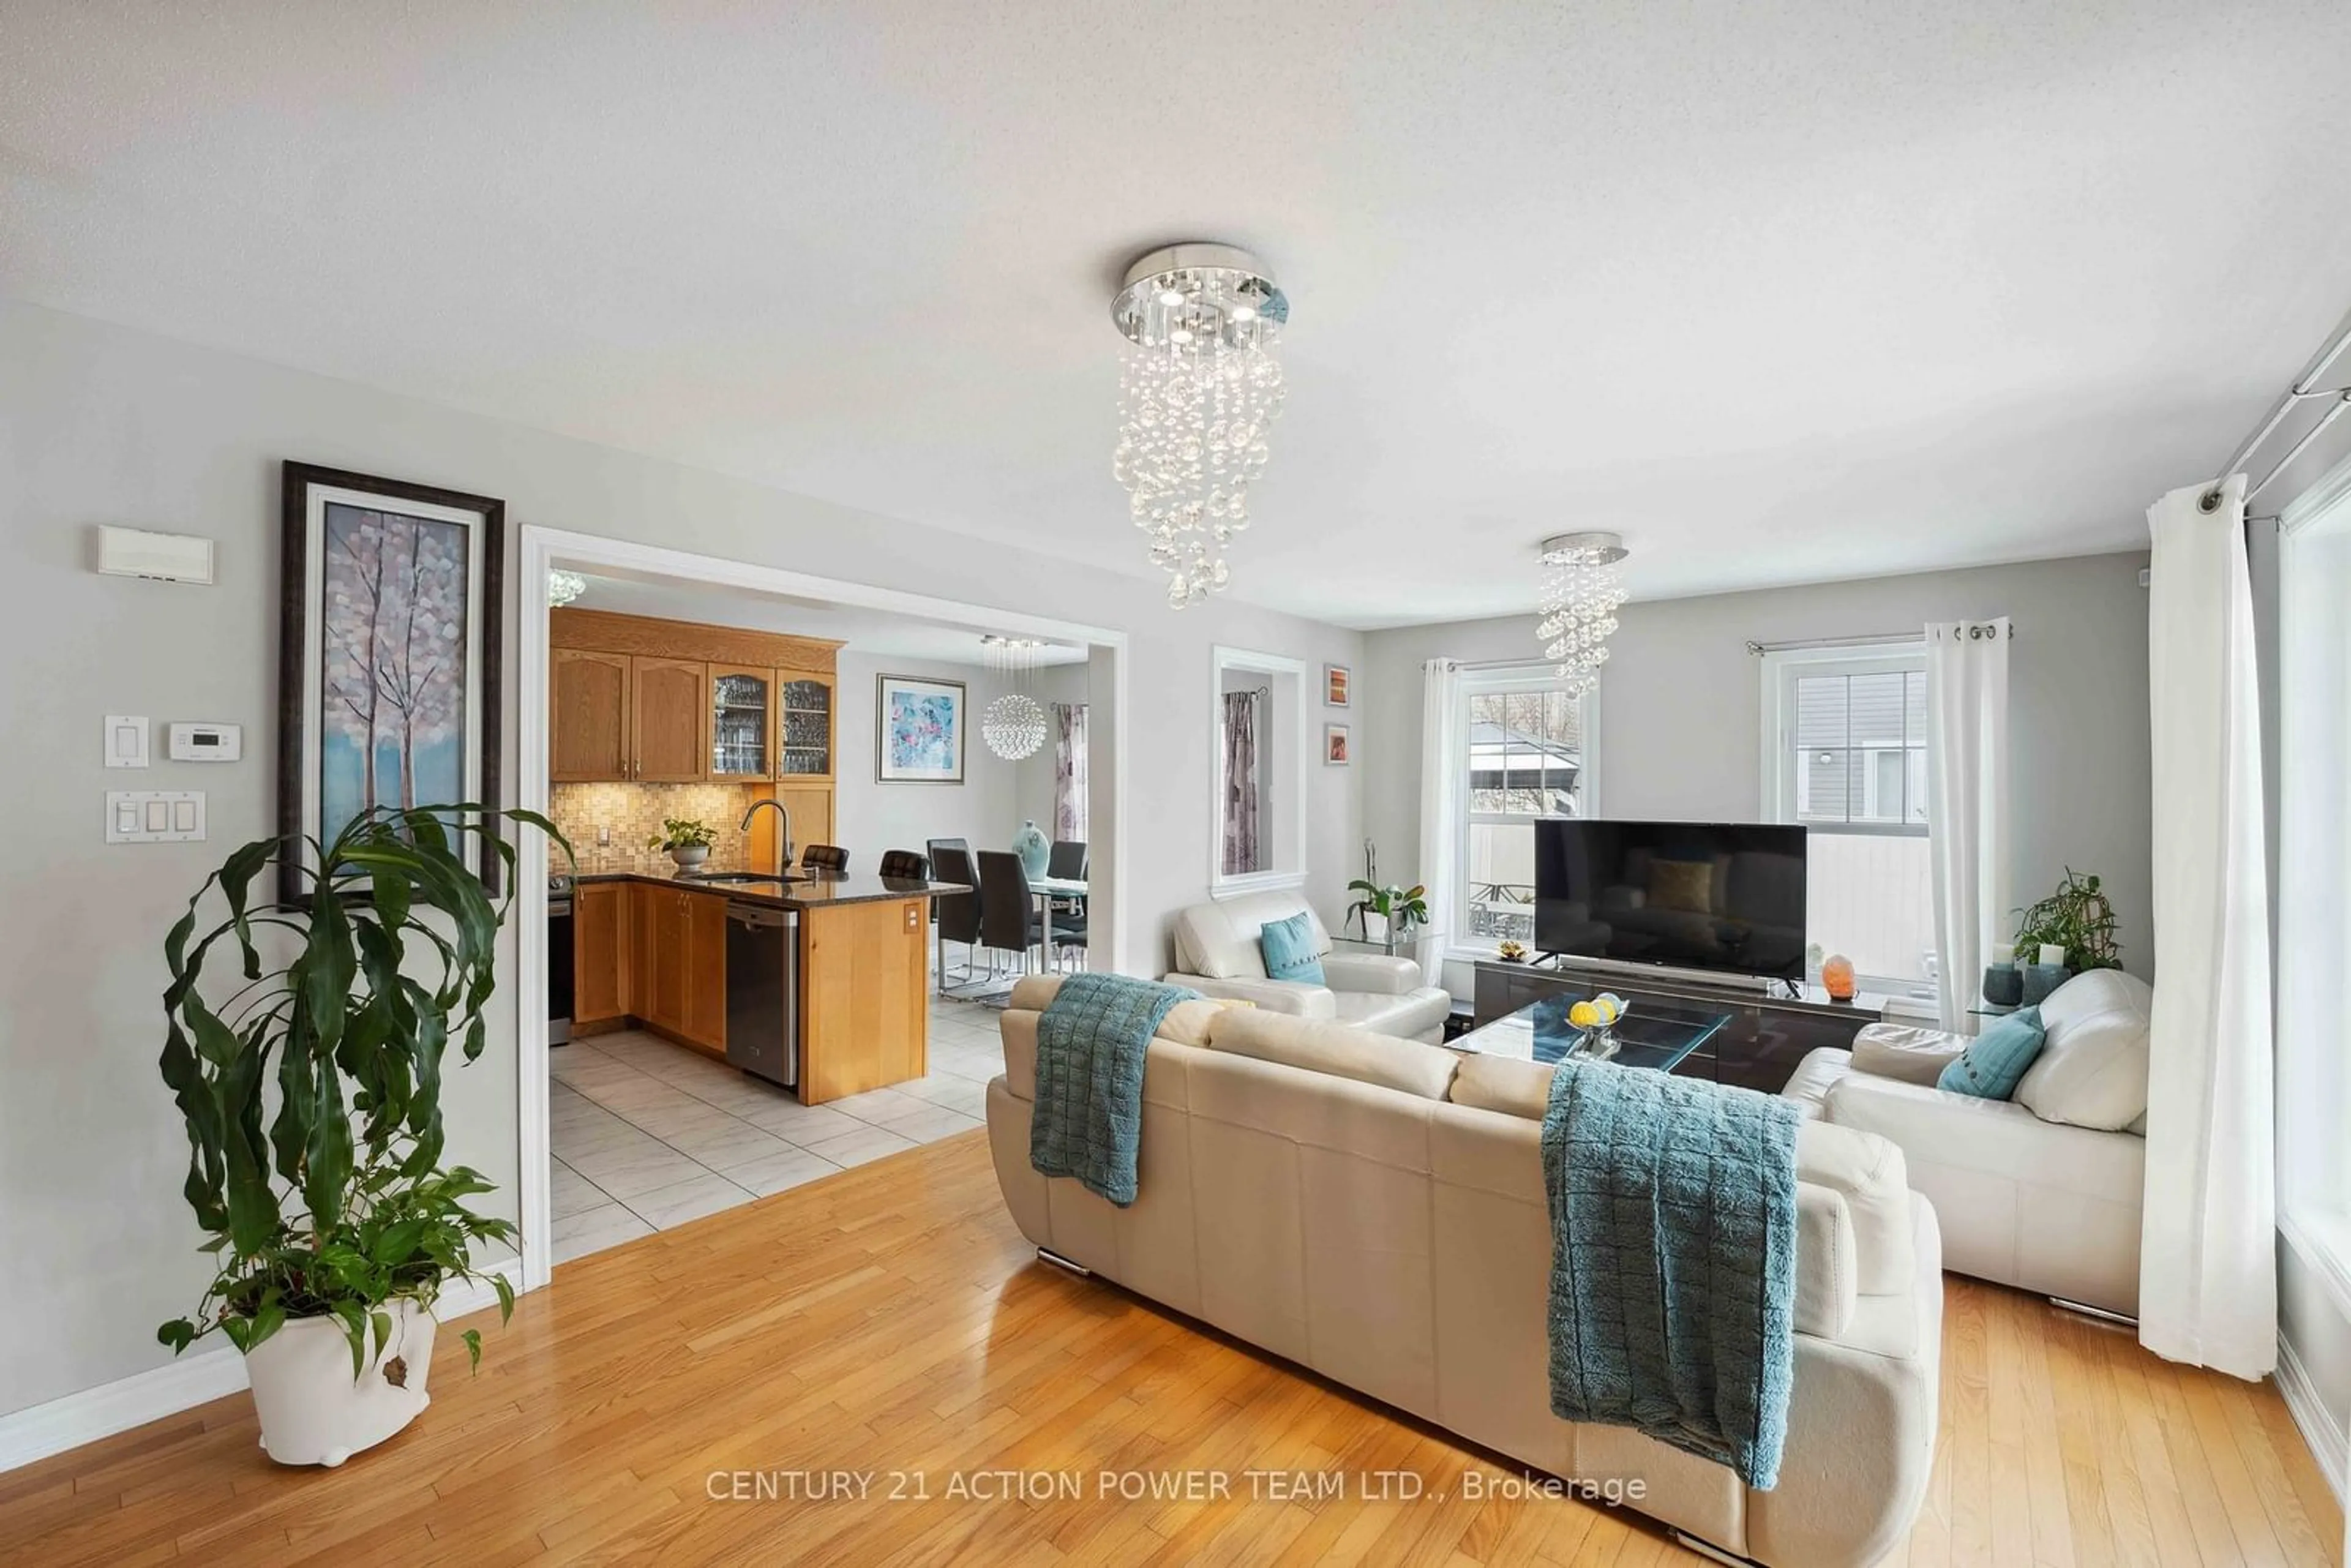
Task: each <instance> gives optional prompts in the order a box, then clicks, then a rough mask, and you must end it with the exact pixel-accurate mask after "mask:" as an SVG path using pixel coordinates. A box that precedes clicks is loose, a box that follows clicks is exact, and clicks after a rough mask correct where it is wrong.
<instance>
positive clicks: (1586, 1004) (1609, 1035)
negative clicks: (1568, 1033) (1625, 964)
mask: <svg viewBox="0 0 2351 1568" xmlns="http://www.w3.org/2000/svg"><path fill="white" fill-rule="evenodd" d="M1624 1016H1625V998H1622V997H1620V996H1618V995H1616V994H1615V993H1614V991H1603V992H1601V993H1600V995H1598V996H1596V997H1592V998H1587V999H1585V1000H1583V1001H1580V1002H1576V1003H1574V1004H1573V1005H1572V1006H1570V1007H1569V1008H1568V1009H1567V1021H1568V1023H1569V1025H1570V1026H1571V1027H1572V1028H1575V1029H1580V1030H1583V1043H1582V1044H1581V1045H1579V1046H1578V1047H1577V1048H1576V1051H1577V1053H1578V1054H1579V1055H1582V1056H1587V1057H1591V1058H1593V1059H1594V1060H1597V1061H1606V1060H1607V1059H1608V1058H1610V1057H1612V1056H1614V1055H1615V1054H1616V1051H1617V1045H1616V1022H1617V1020H1618V1019H1622V1018H1623V1017H1624Z"/></svg>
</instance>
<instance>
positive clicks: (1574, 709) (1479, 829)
mask: <svg viewBox="0 0 2351 1568" xmlns="http://www.w3.org/2000/svg"><path fill="white" fill-rule="evenodd" d="M1592 706H1593V705H1592V702H1591V699H1590V698H1588V697H1572V696H1570V695H1567V694H1566V693H1565V692H1563V691H1562V690H1560V689H1559V686H1558V685H1557V681H1556V678H1555V677H1554V676H1553V675H1552V672H1551V670H1550V669H1549V667H1547V666H1545V667H1541V668H1538V669H1533V670H1525V669H1520V670H1480V671H1472V672H1470V673H1469V674H1466V675H1464V676H1463V677H1462V683H1461V709H1462V715H1463V727H1464V729H1465V732H1466V733H1465V734H1464V736H1463V737H1462V746H1461V749H1460V751H1459V753H1458V755H1459V756H1460V757H1461V758H1464V759H1465V760H1466V764H1467V766H1468V788H1467V789H1465V790H1464V791H1463V795H1462V802H1463V832H1464V834H1465V836H1466V840H1467V852H1466V853H1465V854H1464V855H1463V856H1462V858H1461V886H1460V902H1461V907H1460V909H1459V910H1458V911H1457V912H1456V922H1455V925H1454V929H1455V930H1456V931H1459V932H1462V933H1464V934H1465V936H1464V945H1465V946H1471V947H1488V946H1492V945H1493V944H1495V943H1497V942H1500V941H1502V940H1504V939H1506V938H1507V939H1510V940H1512V941H1518V942H1525V943H1530V944H1531V943H1532V942H1533V940H1534V935H1535V887H1534V882H1535V822H1536V820H1537V819H1539V818H1542V817H1581V816H1586V815H1589V814H1590V812H1591V810H1592V780H1591V777H1590V774H1589V772H1588V771H1587V764H1586V757H1587V742H1588V739H1589V737H1590V736H1591V733H1592V728H1591V715H1592Z"/></svg>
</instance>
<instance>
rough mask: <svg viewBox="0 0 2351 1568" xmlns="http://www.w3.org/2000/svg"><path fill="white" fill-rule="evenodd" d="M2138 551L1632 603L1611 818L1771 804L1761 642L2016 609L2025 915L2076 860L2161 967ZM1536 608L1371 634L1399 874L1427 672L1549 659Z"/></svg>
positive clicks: (1606, 705) (1696, 816) (1385, 851)
mask: <svg viewBox="0 0 2351 1568" xmlns="http://www.w3.org/2000/svg"><path fill="white" fill-rule="evenodd" d="M2146 564H2147V556H2146V555H2145V554H2144V553H2131V554H2125V555H2103V556H2084V557H2077V558H2074V559H2065V560H2049V561H2035V562H2032V563H2031V564H2028V565H2022V566H2002V567H1986V568H1982V569H1980V570H1971V571H1949V572H1930V573H1922V574H1920V575H1917V576H1912V577H1889V578H1878V579H1874V580H1865V581H1858V582H1836V583H1823V584H1820V585H1817V586H1813V587H1806V588H1786V589H1767V590H1761V591H1756V592H1751V593H1725V594H1715V595H1709V596H1708V597H1705V598H1699V599H1672V600H1663V601H1652V602H1642V603H1634V604H1628V605H1626V606H1625V608H1624V610H1623V611H1621V612H1619V614H1618V620H1619V622H1620V623H1621V625H1620V629H1619V631H1618V632H1617V633H1616V636H1615V638H1614V642H1613V644H1612V650H1613V651H1612V653H1611V654H1610V657H1609V662H1608V668H1607V672H1606V674H1605V675H1604V677H1603V679H1602V681H1601V684H1600V712H1599V717H1598V724H1597V733H1596V736H1595V738H1594V741H1593V748H1594V750H1595V752H1596V753H1597V762H1598V778H1599V791H1600V794H1599V802H1600V810H1602V812H1603V813H1604V814H1605V815H1607V816H1611V817H1654V818H1660V819H1683V820H1695V821H1751V820H1752V819H1753V818H1755V817H1756V816H1757V815H1758V814H1759V813H1760V812H1761V810H1762V689H1763V688H1762V675H1761V670H1760V668H1759V663H1758V661H1757V660H1756V658H1755V657H1754V655H1753V654H1751V653H1749V652H1748V651H1747V646H1746V644H1747V643H1748V642H1749V640H1750V639H1752V640H1753V641H1756V642H1760V643H1777V642H1791V641H1795V640H1798V639H1802V638H1813V637H1847V636H1866V635H1872V634H1875V633H1878V632H1900V631H1907V630H1908V629H1910V628H1912V627H1915V626H1920V625H1923V624H1924V623H1925V622H1928V621H1930V620H1959V619H1961V618H1966V617H1988V616H1993V615H2007V616H2010V617H2011V618H2012V619H2013V620H2014V622H2016V641H2015V643H2014V644H2013V647H2012V649H2011V667H2010V677H2009V723H2010V729H2009V735H2010V748H2011V781H2010V804H2011V814H2012V821H2013V834H2014V838H2013V847H2014V854H2015V871H2014V883H2013V891H2014V893H2015V894H2016V896H2017V899H2018V901H2019V903H2020V904H2022V903H2026V902H2030V901H2031V900H2032V899H2035V898H2038V897H2040V896H2041V895H2042V894H2044V893H2046V892H2047V891H2048V890H2049V889H2050V888H2052V887H2053V886H2054V885H2055V883H2056V881H2057V878H2058V877H2059V876H2060V875H2061V874H2062V873H2063V872H2064V868H2065V867H2066V866H2067V865H2069V864H2070V865H2072V866H2073V867H2074V869H2076V870H2078V871H2085V872H2090V871H2095V872H2096V873H2099V874H2100V875H2101V876H2103V877H2104V878H2105V882H2106V885H2107V887H2108V889H2109V890H2110V891H2111V892H2112V894H2113V895H2114V901H2115V909H2116V914H2117V915H2118V916H2119V918H2120V922H2121V940H2122V944H2123V958H2124V962H2125V964H2126V966H2127V967H2129V968H2130V969H2131V970H2132V971H2133V972H2134V973H2137V974H2139V975H2146V974H2147V973H2148V966H2149V965H2150V964H2151V963H2152V961H2153V958H2154V938H2153V927H2152V926H2151V925H2150V924H2149V921H2148V915H2147V900H2148V897H2149V894H2150V887H2151V881H2152V871H2151V866H2152V859H2151V854H2150V850H2149V842H2150V836H2151V833H2152V831H2153V830H2152V827H2151V821H2150V819H2151V804H2150V797H2149V791H2148V768H2149V761H2148V757H2149V752H2148V740H2147V593H2146V591H2145V590H2143V589H2141V588H2140V587H2139V586H2138V573H2139V569H2140V568H2142V567H2144V566H2145V565H2146ZM1539 653H1540V650H1539V649H1538V647H1537V645H1536V643H1535V638H1534V629H1533V617H1532V616H1531V615H1525V616H1512V617H1510V618H1508V619H1505V620H1499V621H1469V622H1456V623H1454V624H1451V625H1445V626H1417V627H1408V628H1405V629H1401V630H1397V631H1393V632H1371V633H1368V634H1367V635H1366V636H1365V637H1364V664H1363V666H1362V667H1361V668H1360V669H1359V670H1358V671H1357V672H1356V687H1357V695H1356V699H1355V700H1356V703H1357V705H1358V708H1359V711H1360V713H1361V715H1362V721H1361V722H1362V725H1363V736H1362V737H1359V739H1361V741H1362V744H1363V746H1364V756H1365V757H1366V758H1379V759H1380V762H1379V765H1378V766H1374V767H1370V768H1364V774H1365V781H1364V831H1366V832H1368V833H1369V834H1371V835H1372V837H1373V838H1374V840H1376V841H1377V842H1378V844H1379V846H1380V863H1381V865H1382V867H1383V868H1386V867H1390V866H1393V867H1394V868H1395V873H1396V874H1397V875H1398V876H1401V875H1403V874H1404V873H1405V872H1406V871H1407V870H1409V869H1410V868H1412V867H1413V866H1414V865H1415V864H1416V861H1417V857H1418V853H1419V839H1420V774H1419V769H1418V768H1417V766H1416V764H1415V763H1414V762H1413V759H1414V758H1417V757H1418V756H1419V753H1420V709H1421V701H1420V695H1421V664H1422V663H1423V662H1424V661H1425V660H1427V659H1430V658H1435V657H1437V656H1439V655H1446V656H1450V657H1454V658H1458V659H1463V660H1468V661H1473V662H1481V661H1486V660H1495V659H1518V658H1522V657H1523V658H1527V659H1528V660H1529V662H1534V660H1535V658H1536V656H1537V655H1538V654H1539Z"/></svg>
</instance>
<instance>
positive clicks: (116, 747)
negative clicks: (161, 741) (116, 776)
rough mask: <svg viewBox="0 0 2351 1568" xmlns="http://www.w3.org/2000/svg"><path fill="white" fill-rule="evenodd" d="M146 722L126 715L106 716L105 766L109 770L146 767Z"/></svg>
mask: <svg viewBox="0 0 2351 1568" xmlns="http://www.w3.org/2000/svg"><path fill="white" fill-rule="evenodd" d="M147 731H148V724H147V721H146V720H145V719H143V718H134V717H131V716H129V715H127V714H117V713H110V714H108V715H107V716H106V765H107V766H108V767H109V768H144V767H146V766H147Z"/></svg>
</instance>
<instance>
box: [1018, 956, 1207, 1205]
mask: <svg viewBox="0 0 2351 1568" xmlns="http://www.w3.org/2000/svg"><path fill="white" fill-rule="evenodd" d="M1199 995H1200V993H1199V992H1197V991H1194V990H1187V989H1186V988H1183V987H1181V986H1163V985H1161V984H1159V983H1158V982H1157V981H1155V980H1135V979H1130V978H1128V977H1126V976H1124V975H1072V976H1071V977H1069V978H1068V979H1066V980H1064V981H1062V982H1061V989H1060V990H1059V991H1057V992H1055V993H1054V996H1053V999H1052V1000H1051V1001H1050V1002H1048V1003H1046V1004H1045V1010H1044V1012H1043V1013H1041V1014H1040V1015H1039V1017H1038V1019H1037V1099H1036V1103H1034V1105H1033V1106H1032V1107H1031V1108H1030V1111H1029V1164H1030V1165H1032V1166H1035V1167H1036V1168H1037V1169H1038V1170H1039V1171H1040V1172H1041V1173H1042V1174H1044V1175H1046V1176H1075V1177H1076V1178H1077V1179H1078V1180H1079V1182H1081V1184H1083V1186H1085V1188H1086V1189H1087V1190H1088V1191H1089V1192H1093V1193H1098V1194H1100V1195H1101V1196H1102V1197H1106V1198H1108V1199H1110V1201H1111V1202H1113V1203H1114V1204H1116V1205H1118V1206H1119V1207H1121V1208H1124V1207H1126V1206H1127V1205H1129V1204H1131V1203H1133V1202H1134V1192H1135V1183H1134V1164H1135V1155H1136V1151H1137V1148H1138V1146H1139V1145H1141V1143H1142V1139H1143V1054H1144V1051H1145V1050H1146V1049H1147V1048H1148V1047H1149V1046H1150V1044H1151V1037H1152V1036H1153V1035H1154V1034H1155V1033H1156V1032H1157V1031H1158V1029H1159V1024H1160V1020H1161V1019H1165V1017H1166V1016H1167V1014H1168V1012H1169V1010H1170V1009H1173V1008H1174V1007H1175V1004H1176V1003H1177V1002H1183V1001H1192V1000H1196V999H1197V998H1198V997H1199Z"/></svg>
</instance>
